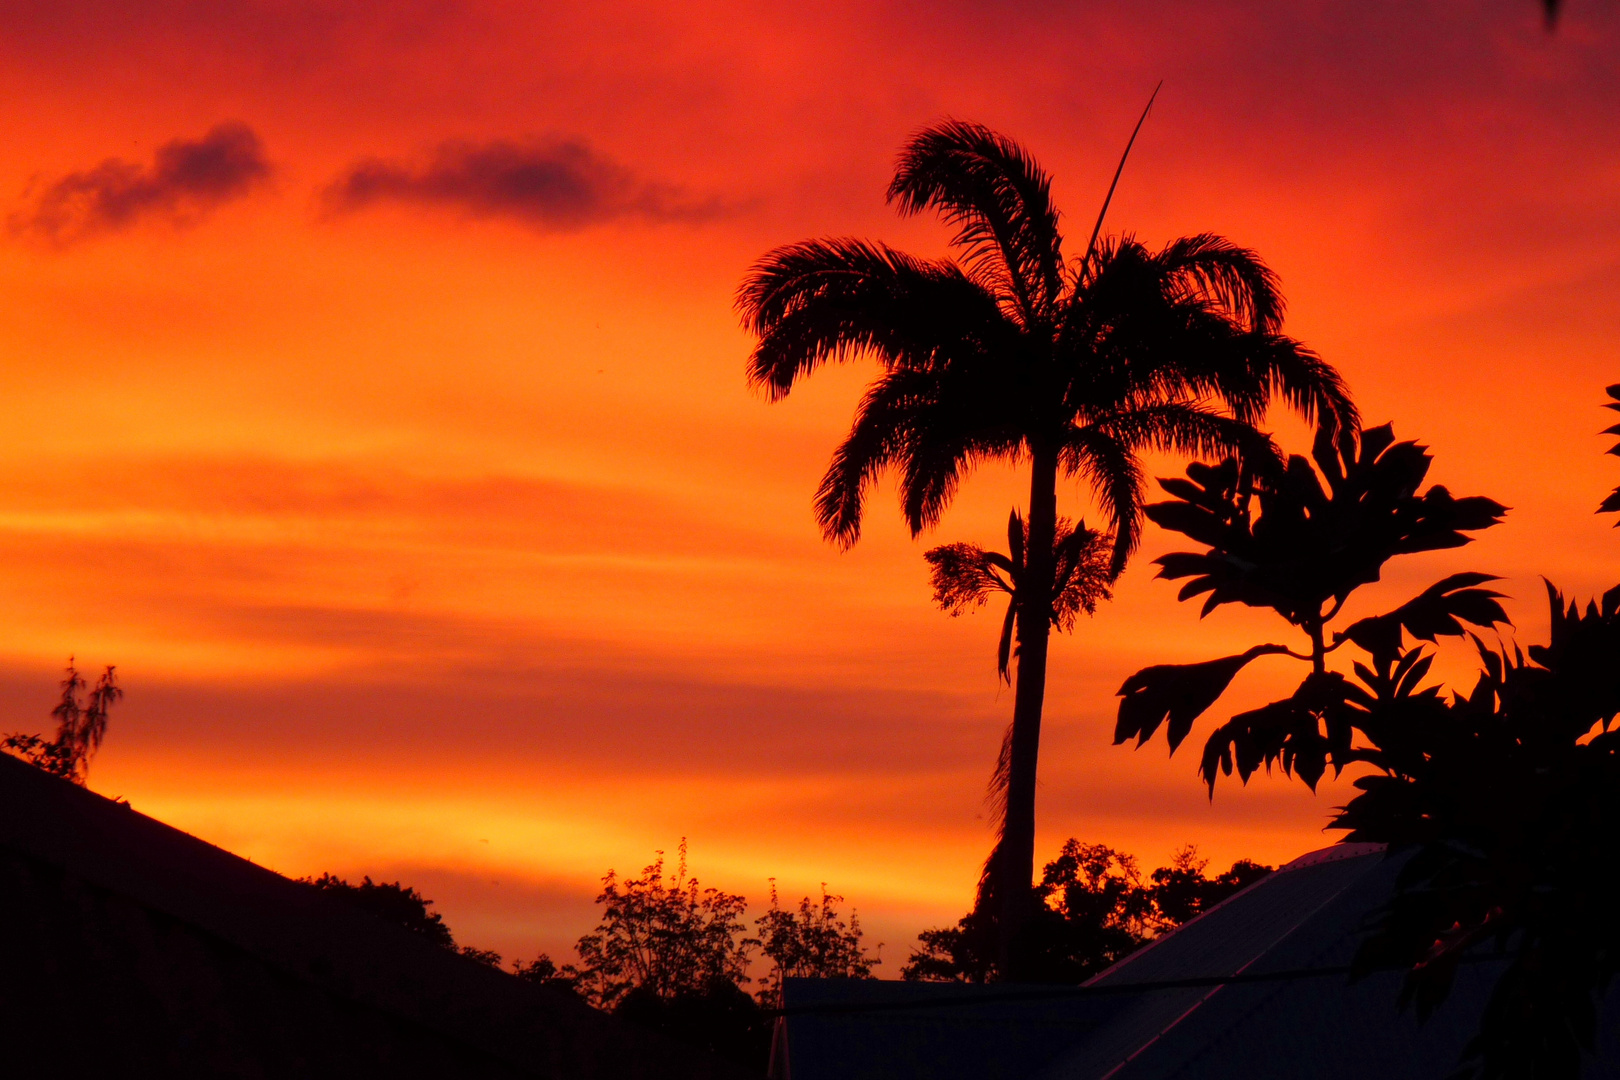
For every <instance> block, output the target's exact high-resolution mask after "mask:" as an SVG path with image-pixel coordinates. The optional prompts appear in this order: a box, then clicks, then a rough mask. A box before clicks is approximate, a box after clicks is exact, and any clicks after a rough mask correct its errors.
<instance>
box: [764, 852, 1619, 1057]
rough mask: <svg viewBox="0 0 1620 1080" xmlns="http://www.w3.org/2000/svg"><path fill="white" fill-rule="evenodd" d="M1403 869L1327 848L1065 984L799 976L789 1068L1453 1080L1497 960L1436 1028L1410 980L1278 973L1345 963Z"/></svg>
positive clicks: (1607, 1039)
mask: <svg viewBox="0 0 1620 1080" xmlns="http://www.w3.org/2000/svg"><path fill="white" fill-rule="evenodd" d="M1399 865H1400V860H1398V859H1391V858H1386V857H1385V855H1384V853H1383V850H1382V849H1381V848H1378V847H1373V846H1369V845H1354V846H1351V845H1342V846H1339V847H1334V848H1328V849H1324V850H1323V851H1320V852H1314V853H1312V854H1311V855H1308V856H1305V857H1303V858H1301V859H1297V860H1295V861H1294V862H1293V863H1290V864H1289V865H1287V866H1285V867H1283V868H1282V869H1281V870H1279V871H1278V872H1277V873H1275V874H1271V875H1269V876H1268V877H1266V878H1263V879H1262V880H1260V881H1259V882H1256V883H1255V884H1254V885H1251V886H1250V887H1249V888H1247V889H1245V890H1244V891H1243V892H1241V893H1238V894H1237V895H1236V896H1233V897H1230V898H1228V899H1227V900H1226V901H1225V902H1224V903H1222V904H1220V905H1218V906H1217V907H1215V908H1213V909H1211V910H1210V911H1208V912H1205V913H1204V914H1203V915H1201V916H1199V917H1198V918H1196V919H1194V920H1192V921H1191V922H1189V923H1187V924H1186V925H1185V926H1182V927H1180V928H1179V929H1177V930H1176V931H1175V932H1173V933H1170V934H1167V935H1165V936H1164V937H1163V938H1160V939H1159V940H1157V941H1155V942H1153V943H1152V944H1150V945H1148V946H1147V947H1145V948H1143V949H1141V950H1139V951H1137V952H1136V953H1134V954H1132V955H1131V956H1129V957H1127V958H1126V959H1124V960H1122V961H1120V962H1119V963H1118V964H1115V965H1114V966H1113V967H1111V968H1109V969H1108V970H1107V971H1105V972H1103V973H1102V974H1101V975H1099V976H1097V977H1096V978H1095V979H1093V980H1091V981H1090V982H1089V983H1087V984H1086V985H1085V986H1084V987H1081V988H1071V989H1069V990H1067V991H1065V990H1064V989H1063V988H1057V987H1033V986H1016V985H1007V984H1002V985H999V986H994V987H970V986H964V985H959V984H946V985H941V984H926V983H896V982H888V983H875V982H866V983H861V982H857V981H850V980H828V981H822V982H817V981H815V980H789V981H788V984H787V987H786V995H787V996H786V1005H787V1007H788V1009H789V1013H788V1015H787V1018H786V1020H785V1022H784V1024H783V1025H782V1027H781V1029H780V1030H779V1040H780V1045H779V1047H778V1050H779V1054H778V1057H777V1059H776V1066H775V1073H776V1078H777V1080H833V1078H835V1077H836V1078H851V1080H863V1078H866V1077H872V1078H876V1077H879V1076H883V1077H889V1078H901V1077H919V1078H924V1077H926V1078H930V1080H933V1078H938V1080H953V1078H956V1077H961V1078H962V1080H968V1078H973V1080H1002V1078H1005V1080H1014V1078H1019V1080H1170V1078H1173V1077H1175V1078H1196V1080H1225V1078H1228V1077H1230V1078H1232V1080H1237V1078H1240V1077H1241V1078H1242V1080H1294V1078H1301V1080H1304V1078H1311V1080H1332V1078H1338V1077H1342V1078H1345V1080H1351V1078H1354V1080H1366V1078H1367V1077H1368V1076H1377V1077H1378V1080H1409V1078H1410V1080H1432V1078H1438V1077H1443V1076H1445V1075H1447V1073H1449V1072H1450V1071H1451V1069H1452V1068H1453V1067H1455V1065H1456V1064H1457V1062H1458V1058H1459V1055H1460V1054H1461V1052H1462V1049H1463V1046H1464V1044H1465V1043H1466V1042H1467V1040H1468V1039H1469V1038H1470V1037H1471V1035H1472V1034H1473V1033H1474V1031H1475V1030H1477V1026H1478V1021H1479V1017H1480V1014H1481V1011H1482V1009H1483V1007H1484V1003H1485V1000H1486V997H1487V996H1488V994H1489V992H1490V988H1491V986H1492V985H1493V982H1494V978H1495V976H1496V975H1497V974H1498V973H1499V972H1500V970H1501V968H1500V966H1499V965H1498V964H1495V963H1479V964H1470V965H1465V966H1464V967H1463V968H1461V969H1460V971H1459V973H1458V976H1457V980H1456V984H1455V986H1454V988H1453V990H1452V993H1451V995H1450V997H1449V998H1448V1000H1447V1001H1446V1002H1445V1004H1444V1005H1443V1006H1442V1007H1441V1008H1440V1009H1439V1010H1437V1012H1436V1013H1435V1014H1434V1015H1433V1016H1431V1017H1430V1018H1429V1019H1428V1020H1427V1021H1426V1022H1425V1023H1423V1024H1419V1023H1418V1021H1417V1019H1416V1017H1415V1016H1414V1015H1413V1014H1412V1013H1411V1012H1410V1011H1407V1012H1404V1013H1403V1012H1400V1011H1399V1010H1398V1009H1397V1007H1396V997H1397V990H1398V987H1399V985H1400V978H1401V976H1400V974H1399V973H1398V972H1387V973H1380V974H1376V975H1372V976H1369V977H1367V978H1365V979H1363V980H1360V981H1358V982H1355V983H1351V982H1349V980H1348V978H1347V977H1346V976H1345V975H1343V974H1328V975H1310V976H1301V975H1298V974H1289V975H1288V977H1279V978H1273V976H1279V975H1282V974H1283V973H1298V972H1301V971H1305V970H1313V969H1316V970H1319V969H1324V968H1325V969H1330V970H1331V969H1335V968H1338V969H1342V968H1343V966H1344V965H1347V964H1349V962H1350V960H1351V958H1352V956H1353V955H1354V952H1355V948H1356V945H1357V942H1358V940H1359V938H1360V935H1361V932H1362V930H1363V928H1364V927H1365V925H1366V922H1367V919H1368V918H1369V916H1371V915H1372V914H1373V913H1374V912H1375V911H1376V910H1377V909H1378V908H1379V906H1380V905H1381V904H1383V903H1384V902H1385V901H1386V900H1387V899H1388V898H1389V896H1390V895H1391V893H1392V892H1393V889H1394V880H1395V873H1396V871H1397V869H1398V868H1399ZM1234 976H1235V977H1237V979H1238V980H1239V981H1236V982H1223V980H1227V979H1230V978H1232V977H1234ZM1166 982H1171V983H1175V982H1180V983H1184V984H1185V983H1192V984H1194V985H1180V986H1171V987H1164V986H1163V984H1164V983H1166ZM1143 984H1148V985H1146V986H1144V985H1143ZM874 1006H876V1007H874ZM1605 1020H1606V1021H1607V1023H1606V1024H1605V1025H1604V1028H1605V1031H1604V1035H1603V1045H1602V1046H1601V1047H1600V1051H1601V1059H1600V1060H1598V1061H1594V1062H1591V1063H1590V1064H1589V1067H1588V1068H1587V1070H1586V1071H1585V1074H1584V1075H1585V1077H1586V1078H1588V1080H1620V1068H1617V1067H1616V1063H1620V1042H1617V1030H1620V993H1614V994H1611V995H1610V996H1609V998H1608V1000H1607V1002H1606V1010H1605Z"/></svg>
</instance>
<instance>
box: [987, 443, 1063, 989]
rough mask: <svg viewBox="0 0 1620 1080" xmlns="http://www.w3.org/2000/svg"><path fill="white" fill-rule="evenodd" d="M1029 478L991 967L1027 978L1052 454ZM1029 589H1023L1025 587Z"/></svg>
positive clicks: (1053, 492)
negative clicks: (1026, 935) (1023, 941)
mask: <svg viewBox="0 0 1620 1080" xmlns="http://www.w3.org/2000/svg"><path fill="white" fill-rule="evenodd" d="M1032 457H1033V462H1032V466H1031V469H1030V472H1031V476H1030V481H1029V546H1028V548H1027V549H1026V551H1025V559H1026V560H1027V562H1026V564H1025V565H1026V567H1027V569H1026V572H1025V574H1024V575H1023V580H1022V581H1021V582H1020V583H1019V592H1020V597H1019V601H1020V602H1019V607H1018V684H1017V688H1016V691H1015V694H1014V700H1013V729H1012V752H1011V754H1010V756H1009V761H1008V765H1009V768H1008V772H1007V816H1006V820H1005V821H1004V822H1003V823H1002V836H1001V843H1000V844H999V845H997V859H996V861H997V866H996V875H995V876H996V892H997V894H998V895H997V898H996V899H997V901H998V904H997V906H998V907H999V909H1000V910H999V913H998V914H999V916H1000V918H999V920H998V931H999V932H998V934H997V941H996V953H997V956H996V961H997V964H996V966H997V967H998V968H999V969H1000V971H1001V977H1002V978H1003V979H1004V980H1007V981H1016V980H1018V979H1021V978H1027V977H1028V976H1027V974H1026V971H1025V969H1026V967H1027V964H1026V963H1025V962H1024V959H1023V954H1024V952H1025V950H1024V949H1022V948H1020V944H1021V939H1022V933H1023V928H1024V925H1025V923H1026V922H1027V916H1028V914H1029V904H1030V886H1031V885H1032V884H1033V882H1034V877H1035V767H1036V762H1037V760H1038V758H1039V757H1040V746H1041V708H1042V706H1043V705H1044V704H1045V701H1046V647H1047V642H1048V641H1049V640H1050V639H1051V636H1052V573H1053V567H1052V543H1053V539H1054V536H1055V534H1056V531H1057V453H1056V452H1055V451H1053V450H1048V449H1045V448H1036V449H1035V451H1034V453H1033V455H1032ZM1026 590H1027V591H1026Z"/></svg>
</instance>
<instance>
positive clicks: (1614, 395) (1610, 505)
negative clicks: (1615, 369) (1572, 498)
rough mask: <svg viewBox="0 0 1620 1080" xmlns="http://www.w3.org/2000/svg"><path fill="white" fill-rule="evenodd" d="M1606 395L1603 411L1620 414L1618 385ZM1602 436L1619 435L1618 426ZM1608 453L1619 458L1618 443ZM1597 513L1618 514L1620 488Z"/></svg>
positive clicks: (1619, 386) (1618, 526)
mask: <svg viewBox="0 0 1620 1080" xmlns="http://www.w3.org/2000/svg"><path fill="white" fill-rule="evenodd" d="M1606 393H1607V394H1608V395H1609V398H1610V400H1609V403H1608V404H1607V405H1605V406H1603V407H1604V408H1605V409H1613V410H1615V411H1616V412H1620V383H1615V384H1614V385H1613V386H1611V387H1609V388H1608V389H1607V391H1606ZM1603 434H1605V435H1620V424H1615V425H1614V426H1613V427H1609V428H1604V429H1603ZM1609 453H1611V454H1614V455H1617V456H1620V443H1615V444H1614V445H1613V446H1611V447H1609ZM1598 513H1600V514H1616V513H1620V487H1617V488H1615V489H1614V490H1613V491H1612V492H1610V493H1609V497H1608V498H1607V499H1604V500H1603V505H1602V506H1600V507H1598ZM1614 527H1615V528H1617V529H1620V521H1616V522H1615V523H1614Z"/></svg>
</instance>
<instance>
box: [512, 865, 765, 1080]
mask: <svg viewBox="0 0 1620 1080" xmlns="http://www.w3.org/2000/svg"><path fill="white" fill-rule="evenodd" d="M596 902H597V903H598V904H601V905H602V916H601V921H600V923H599V924H598V925H597V927H596V929H595V930H593V931H592V932H590V933H588V934H586V935H584V936H583V937H581V938H580V939H579V943H578V944H577V945H576V946H575V951H576V952H577V953H578V954H579V964H578V966H577V967H576V966H574V965H567V966H565V967H563V968H561V969H558V968H556V967H555V966H554V965H553V964H552V963H551V961H550V958H549V957H545V956H542V957H540V958H538V959H537V960H536V961H535V963H534V965H532V966H531V965H518V966H517V972H516V973H517V974H518V975H519V976H520V977H522V978H528V979H533V980H535V981H538V982H555V981H557V980H561V981H562V982H563V983H564V984H571V985H572V987H573V988H574V989H575V990H576V991H577V992H578V993H579V994H581V995H582V996H583V997H584V998H585V999H586V1000H587V1001H589V1002H590V1003H591V1004H592V1005H595V1006H596V1007H597V1008H601V1009H608V1010H611V1011H612V1012H613V1014H614V1015H615V1016H618V1017H620V1018H622V1019H625V1020H628V1021H630V1022H632V1023H635V1024H639V1025H641V1026H643V1027H647V1028H652V1029H653V1030H656V1031H662V1032H663V1033H664V1034H666V1035H669V1036H670V1037H671V1038H674V1039H677V1040H679V1041H681V1042H685V1043H688V1044H690V1045H694V1046H699V1047H702V1048H704V1049H705V1050H708V1051H710V1052H711V1053H715V1054H718V1055H720V1056H722V1057H726V1058H730V1059H731V1060H733V1061H738V1062H741V1063H744V1064H747V1065H750V1066H753V1067H756V1068H759V1069H760V1070H761V1071H763V1067H764V1063H765V1059H766V1057H767V1056H768V1054H769V1051H770V1025H769V1024H768V1023H767V1022H766V1021H765V1019H764V1016H763V1014H762V1013H761V1012H760V1008H759V1005H758V1003H756V1002H755V1001H754V999H753V998H752V997H750V996H749V995H748V994H747V993H746V992H745V991H744V990H743V989H742V987H741V985H740V984H742V983H746V982H748V981H749V978H748V974H747V971H748V959H749V954H750V953H751V952H752V951H753V950H754V949H755V948H757V947H758V946H759V944H760V942H759V941H758V940H756V939H754V938H750V937H747V936H745V931H746V927H745V925H744V922H743V913H744V911H745V910H746V909H747V906H748V901H747V900H746V899H745V898H743V897H741V896H736V895H733V894H731V893H726V892H722V891H721V890H719V889H712V888H711V889H703V888H700V887H699V885H698V881H697V879H696V878H694V877H691V876H690V875H688V873H687V868H686V841H685V840H682V841H681V846H680V854H679V858H678V860H677V862H676V865H675V872H674V873H673V874H670V875H668V876H667V877H666V875H665V873H664V853H663V852H659V853H658V857H657V858H656V859H654V860H653V862H652V864H651V865H649V866H648V867H647V868H646V869H645V870H643V871H642V874H641V876H640V877H639V878H629V879H626V880H622V881H621V880H620V879H619V877H618V876H617V875H616V874H614V873H613V871H611V870H610V871H608V873H607V875H606V876H605V877H604V878H603V879H602V893H601V895H600V896H598V897H597V898H596Z"/></svg>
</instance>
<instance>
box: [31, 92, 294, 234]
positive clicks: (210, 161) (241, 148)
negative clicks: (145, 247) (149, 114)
mask: <svg viewBox="0 0 1620 1080" xmlns="http://www.w3.org/2000/svg"><path fill="white" fill-rule="evenodd" d="M270 172H271V167H270V163H269V162H268V161H266V160H265V156H264V144H263V143H262V142H261V141H260V140H259V137H258V135H256V134H254V132H253V129H251V128H249V127H248V126H247V125H246V124H242V123H238V122H229V123H223V124H219V125H217V126H216V127H214V128H213V130H211V131H209V132H208V133H207V134H206V135H204V136H203V137H202V138H200V139H175V140H173V141H171V142H167V143H164V144H163V145H162V146H160V147H158V148H157V152H156V153H155V154H153V155H152V162H151V164H150V165H144V166H143V165H139V164H136V163H134V162H130V161H125V160H123V159H122V158H108V159H107V160H105V161H103V162H102V163H101V164H100V165H97V166H96V167H95V168H93V169H87V170H84V171H81V172H72V173H68V174H67V175H66V176H64V177H62V178H61V179H59V180H56V181H54V182H53V183H51V184H50V185H49V186H48V187H46V188H45V190H44V192H43V193H41V194H40V195H39V197H38V199H37V200H35V202H34V205H33V207H32V209H30V210H28V211H27V212H26V213H19V214H13V215H12V216H11V219H10V222H9V224H10V227H11V232H12V234H13V235H33V236H37V237H42V238H45V239H47V240H50V241H52V242H55V243H59V244H67V243H73V242H75V241H78V240H83V239H87V238H89V237H92V236H96V235H99V234H102V233H109V232H117V231H119V230H122V229H127V228H129V227H130V226H132V225H134V224H135V223H136V222H138V221H141V220H142V219H145V218H154V217H161V218H167V219H169V220H170V221H172V222H173V223H175V224H177V225H187V224H191V223H193V222H195V221H197V220H198V219H200V218H201V217H202V216H204V215H205V214H207V213H208V212H209V211H211V210H213V209H214V208H215V207H217V206H219V205H221V204H222V203H226V202H229V201H230V200H232V199H236V198H240V197H242V196H243V195H245V194H247V192H248V191H250V190H251V189H252V188H253V187H254V186H255V185H257V184H258V183H260V182H261V181H263V180H264V179H265V178H266V177H268V176H269V175H270Z"/></svg>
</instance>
